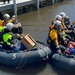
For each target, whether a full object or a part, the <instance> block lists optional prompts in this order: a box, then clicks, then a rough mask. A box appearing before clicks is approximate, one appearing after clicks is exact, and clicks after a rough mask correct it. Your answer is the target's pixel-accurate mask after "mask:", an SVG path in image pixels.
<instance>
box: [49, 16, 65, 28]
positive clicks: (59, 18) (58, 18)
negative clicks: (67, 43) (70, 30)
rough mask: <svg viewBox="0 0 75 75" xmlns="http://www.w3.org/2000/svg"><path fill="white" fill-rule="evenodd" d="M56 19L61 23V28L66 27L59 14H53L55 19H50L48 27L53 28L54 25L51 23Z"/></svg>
mask: <svg viewBox="0 0 75 75" xmlns="http://www.w3.org/2000/svg"><path fill="white" fill-rule="evenodd" d="M56 20H59V21H61V24H62V27H63V29H65V28H66V26H65V24H64V22H63V21H62V17H61V16H60V15H56V16H55V19H54V20H53V21H52V23H51V25H50V26H49V29H52V28H53V26H54V25H53V24H54V22H55V21H56Z"/></svg>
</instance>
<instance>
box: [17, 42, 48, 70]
mask: <svg viewBox="0 0 75 75" xmlns="http://www.w3.org/2000/svg"><path fill="white" fill-rule="evenodd" d="M41 44H43V43H41ZM43 45H45V44H43ZM36 48H41V49H42V50H43V51H44V52H45V53H46V58H44V59H43V60H47V59H48V58H49V57H48V53H47V52H46V50H45V49H43V48H42V47H40V46H37V47H34V48H32V49H25V50H24V55H23V57H22V59H21V61H20V63H19V64H18V66H17V67H16V69H20V68H22V67H24V66H25V64H26V62H27V59H28V57H29V54H30V50H33V49H36ZM26 51H28V54H27V56H26V60H25V62H24V64H23V65H21V63H22V61H23V59H24V56H25V54H26Z"/></svg>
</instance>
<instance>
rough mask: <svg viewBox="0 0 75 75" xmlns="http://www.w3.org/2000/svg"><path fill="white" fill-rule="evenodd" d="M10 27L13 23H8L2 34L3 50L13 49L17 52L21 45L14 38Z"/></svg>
mask: <svg viewBox="0 0 75 75" xmlns="http://www.w3.org/2000/svg"><path fill="white" fill-rule="evenodd" d="M12 28H13V23H8V24H7V25H6V32H5V33H4V34H3V35H2V37H3V40H2V41H3V43H2V48H3V49H5V50H13V51H15V52H17V51H19V50H20V48H21V45H20V42H19V40H18V39H15V38H14V35H13V33H12V32H11V31H12ZM13 40H14V42H13Z"/></svg>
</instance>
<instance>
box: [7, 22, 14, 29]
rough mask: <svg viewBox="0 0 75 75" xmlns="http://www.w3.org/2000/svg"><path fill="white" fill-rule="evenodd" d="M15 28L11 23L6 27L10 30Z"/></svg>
mask: <svg viewBox="0 0 75 75" xmlns="http://www.w3.org/2000/svg"><path fill="white" fill-rule="evenodd" d="M13 27H14V25H13V23H11V22H9V23H7V25H6V28H7V29H9V30H11V29H12V28H13Z"/></svg>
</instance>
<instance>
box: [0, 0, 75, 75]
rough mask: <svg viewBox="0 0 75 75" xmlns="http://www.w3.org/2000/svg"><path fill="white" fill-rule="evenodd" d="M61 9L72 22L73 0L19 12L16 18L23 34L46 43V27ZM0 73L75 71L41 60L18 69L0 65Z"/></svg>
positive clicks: (25, 74)
mask: <svg viewBox="0 0 75 75" xmlns="http://www.w3.org/2000/svg"><path fill="white" fill-rule="evenodd" d="M62 11H63V12H65V13H66V14H67V15H68V16H69V17H70V20H71V22H73V21H74V20H75V0H64V2H59V3H56V4H54V5H51V6H47V7H44V8H41V9H40V10H39V11H37V10H36V11H31V12H28V13H25V14H21V15H19V16H18V18H19V20H20V21H21V22H22V25H23V29H24V34H30V35H31V36H32V37H33V38H34V39H35V40H38V41H41V42H44V43H45V44H46V45H47V43H46V41H47V37H48V31H49V29H48V27H49V25H50V24H51V22H52V20H53V19H54V17H55V15H57V14H59V13H60V12H62ZM64 67H65V66H64ZM0 75H75V72H68V71H62V70H61V69H58V68H56V67H55V66H52V65H51V64H50V63H49V62H48V63H47V62H42V63H38V64H35V65H28V66H26V67H24V68H22V69H19V70H17V69H15V68H11V67H7V66H2V65H0Z"/></svg>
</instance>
